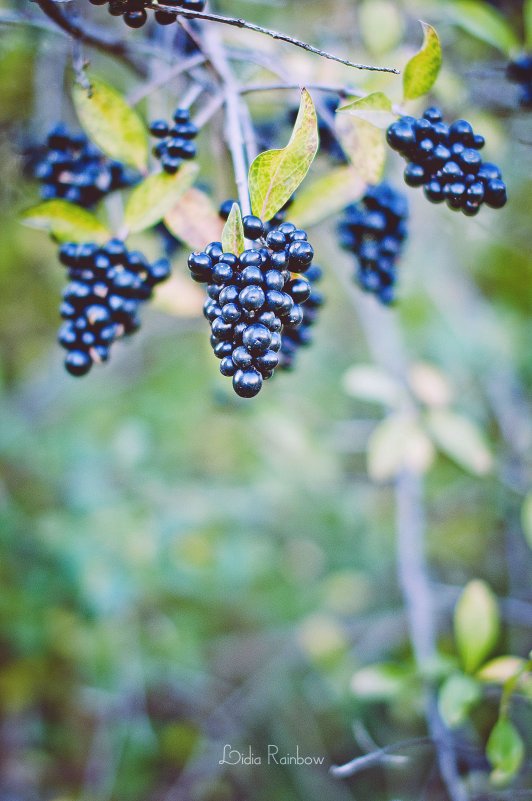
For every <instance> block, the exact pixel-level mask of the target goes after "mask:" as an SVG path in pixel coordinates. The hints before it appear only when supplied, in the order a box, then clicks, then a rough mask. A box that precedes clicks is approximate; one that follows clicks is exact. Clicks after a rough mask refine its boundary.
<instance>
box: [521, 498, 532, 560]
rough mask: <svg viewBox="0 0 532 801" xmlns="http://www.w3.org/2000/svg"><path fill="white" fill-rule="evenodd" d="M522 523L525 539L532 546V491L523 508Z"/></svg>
mask: <svg viewBox="0 0 532 801" xmlns="http://www.w3.org/2000/svg"><path fill="white" fill-rule="evenodd" d="M521 523H522V526H523V532H524V534H525V539H526V541H527V542H528V544H529V546H530V547H531V548H532V492H529V493H528V494H527V496H526V498H525V500H524V501H523V506H522V508H521Z"/></svg>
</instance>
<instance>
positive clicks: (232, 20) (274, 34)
mask: <svg viewBox="0 0 532 801" xmlns="http://www.w3.org/2000/svg"><path fill="white" fill-rule="evenodd" d="M43 1H44V2H50V1H51V0H43ZM39 2H41V0H39ZM147 8H151V9H153V10H159V11H166V12H168V13H169V14H173V15H174V16H176V17H185V18H186V19H197V20H204V21H206V22H219V23H222V24H223V25H230V26H232V27H233V28H245V29H246V30H248V31H255V32H256V33H262V34H263V35H264V36H270V37H271V38H272V39H278V40H279V41H281V42H287V43H288V44H291V45H294V47H300V48H302V49H303V50H306V51H307V52H308V53H314V54H315V55H317V56H321V57H322V58H327V59H329V60H331V61H337V62H338V63H339V64H344V65H345V66H346V67H352V68H353V69H357V70H369V71H371V72H391V73H393V74H394V75H398V74H399V70H397V69H395V67H375V66H371V65H368V64H356V63H355V62H353V61H349V59H346V58H341V57H340V56H335V55H334V54H333V53H328V52H327V51H326V50H321V49H320V48H319V47H314V46H313V45H310V44H308V43H307V42H302V41H301V40H300V39H295V38H294V37H293V36H288V34H286V33H280V32H279V31H273V30H271V29H270V28H263V27H262V25H256V24H255V23H254V22H248V21H247V20H245V19H239V18H237V17H224V16H222V15H221V14H212V13H210V12H202V13H199V12H197V11H186V10H185V9H183V8H175V7H172V6H165V5H164V4H159V3H157V4H156V3H150V4H149V5H148V6H147Z"/></svg>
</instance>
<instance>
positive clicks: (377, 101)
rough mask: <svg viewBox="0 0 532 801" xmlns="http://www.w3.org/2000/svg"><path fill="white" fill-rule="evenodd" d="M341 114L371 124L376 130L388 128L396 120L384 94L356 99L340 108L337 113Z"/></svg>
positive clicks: (372, 94) (388, 100)
mask: <svg viewBox="0 0 532 801" xmlns="http://www.w3.org/2000/svg"><path fill="white" fill-rule="evenodd" d="M341 112H345V113H346V114H352V115H353V116H354V117H358V118H359V119H361V120H366V122H371V124H372V125H375V126H376V127H377V128H388V126H389V125H390V124H391V123H392V122H393V121H394V120H395V119H396V118H397V115H396V114H394V113H393V111H392V101H391V100H390V98H389V97H387V95H385V94H384V92H372V93H371V94H370V95H366V97H358V98H356V99H355V100H352V101H351V102H349V103H347V104H346V105H345V106H340V108H338V109H337V113H341Z"/></svg>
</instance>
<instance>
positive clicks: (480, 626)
mask: <svg viewBox="0 0 532 801" xmlns="http://www.w3.org/2000/svg"><path fill="white" fill-rule="evenodd" d="M499 627H500V618H499V607H498V604H497V598H496V597H495V595H494V594H493V592H492V591H491V589H490V588H489V587H488V585H487V584H486V583H485V582H484V581H480V580H474V581H470V582H469V584H467V586H466V587H465V588H464V590H463V592H462V594H461V596H460V598H459V599H458V602H457V604H456V607H455V610H454V636H455V638H456V646H457V649H458V653H459V654H460V657H461V659H462V664H463V666H464V670H465V671H466V672H467V673H473V672H474V671H475V670H476V669H477V668H478V667H479V665H481V664H482V662H483V661H484V659H485V658H486V657H487V656H488V654H489V653H490V651H491V650H492V649H493V647H494V646H495V644H496V642H497V640H498V637H499Z"/></svg>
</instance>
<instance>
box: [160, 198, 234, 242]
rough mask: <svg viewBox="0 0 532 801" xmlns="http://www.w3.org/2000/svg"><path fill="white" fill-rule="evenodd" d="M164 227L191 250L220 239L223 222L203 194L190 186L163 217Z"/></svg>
mask: <svg viewBox="0 0 532 801" xmlns="http://www.w3.org/2000/svg"><path fill="white" fill-rule="evenodd" d="M164 223H165V225H166V227H167V228H168V229H169V230H170V231H171V232H172V233H173V234H174V236H176V237H177V238H178V239H180V240H181V241H182V242H185V244H186V245H188V247H190V248H191V249H192V250H203V248H204V247H205V246H206V244H207V243H208V242H219V241H220V240H221V238H222V229H223V222H222V220H221V219H220V217H219V215H218V211H217V210H216V209H215V208H214V206H213V204H212V202H211V199H210V198H209V196H208V195H206V194H205V192H202V191H201V189H198V188H197V187H195V186H191V187H190V189H188V190H187V191H186V192H185V193H184V194H183V195H181V197H180V198H179V200H178V201H177V203H174V205H173V206H172V209H171V210H170V211H169V212H168V213H167V214H166V215H165V218H164Z"/></svg>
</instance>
